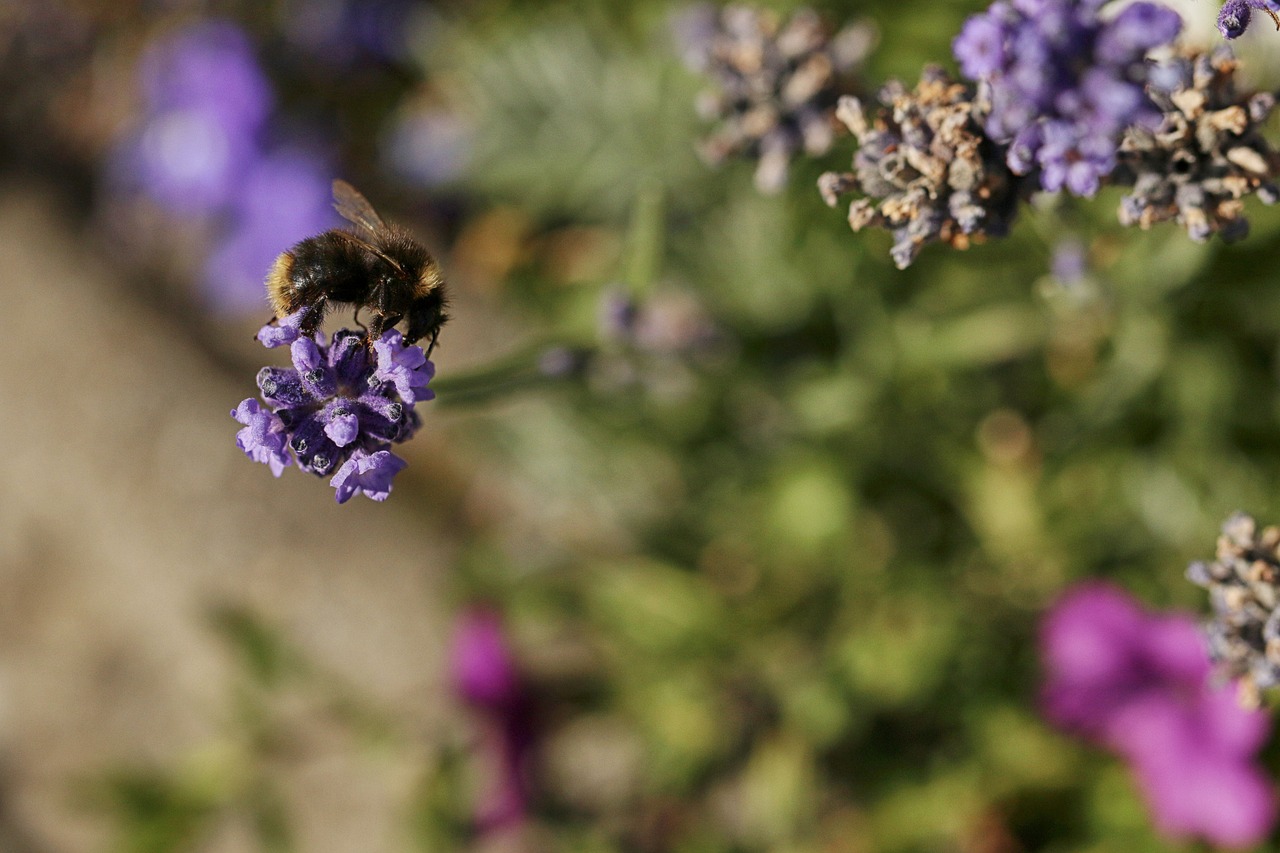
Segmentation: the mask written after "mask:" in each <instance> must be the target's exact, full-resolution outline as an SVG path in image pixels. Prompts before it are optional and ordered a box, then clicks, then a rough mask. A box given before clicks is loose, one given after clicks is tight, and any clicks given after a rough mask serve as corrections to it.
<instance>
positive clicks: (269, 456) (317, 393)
mask: <svg viewBox="0 0 1280 853" xmlns="http://www.w3.org/2000/svg"><path fill="white" fill-rule="evenodd" d="M300 319H301V312H299V313H298V314H294V315H292V316H290V317H287V318H285V319H284V320H281V321H280V322H279V324H278V325H275V326H270V325H268V326H264V327H263V328H262V330H261V331H260V332H259V333H258V340H259V341H261V342H262V344H263V346H266V347H269V348H270V347H278V346H288V347H289V353H290V356H291V358H292V361H293V367H292V368H282V367H264V368H262V370H261V371H259V372H258V388H259V390H260V391H261V393H262V399H263V400H264V401H265V402H266V404H267V406H268V407H270V408H264V407H263V406H262V405H261V404H260V403H259V401H258V400H255V399H253V398H252V397H250V398H249V399H246V400H244V401H242V402H241V403H240V405H239V406H237V407H236V408H235V410H234V411H232V413H231V416H232V417H234V418H235V419H236V420H237V421H239V422H240V423H241V424H243V425H244V428H243V429H241V430H240V431H239V433H237V435H236V445H237V446H238V447H239V448H240V449H241V450H243V451H244V452H245V455H247V456H248V457H249V458H250V459H253V460H254V461H255V462H262V463H264V464H266V465H268V466H269V467H270V468H271V472H272V473H273V474H274V475H275V476H277V477H279V476H280V475H281V473H282V472H283V471H284V469H285V468H286V467H288V466H290V465H297V466H298V467H299V468H301V469H302V470H304V471H308V472H310V473H312V474H315V475H316V476H327V475H329V474H332V475H333V476H332V478H331V479H330V481H329V484H330V485H331V486H333V488H334V493H335V497H336V499H337V501H338V503H346V501H348V500H349V499H350V498H351V497H353V496H354V495H356V494H363V495H365V496H366V497H369V498H372V499H373V500H376V501H382V500H386V498H387V496H388V495H389V494H390V493H391V480H392V478H393V477H395V475H396V474H397V473H399V472H400V471H401V470H403V469H404V467H405V464H406V463H405V461H404V460H403V459H400V458H399V457H398V456H396V455H394V454H393V453H391V449H390V448H391V445H393V444H399V443H400V442H402V441H406V440H408V439H409V438H411V437H412V436H413V434H414V433H415V432H417V430H418V427H419V426H421V423H422V421H421V419H420V418H419V417H418V414H417V412H415V411H414V404H416V403H419V402H422V401H425V400H430V399H432V398H433V397H434V396H435V393H434V392H433V391H431V389H430V388H428V387H427V384H428V383H429V382H430V381H431V378H432V376H433V375H434V374H435V366H434V365H433V364H432V363H431V362H430V361H428V360H427V357H426V354H425V353H424V352H423V351H422V348H421V347H418V346H405V345H404V341H403V338H401V336H400V333H399V332H398V331H396V330H394V329H391V330H389V331H387V332H385V333H383V335H382V336H381V337H380V338H379V339H378V340H375V341H374V342H373V344H372V347H371V348H370V347H366V345H365V338H364V335H363V333H360V332H353V331H350V330H348V329H341V330H339V331H337V332H335V333H334V334H333V338H332V340H331V341H329V342H328V343H327V344H326V342H325V340H324V336H323V335H322V334H320V333H317V334H316V335H315V336H314V337H306V336H303V335H302V334H301V332H300V330H299V328H298V325H299V322H300Z"/></svg>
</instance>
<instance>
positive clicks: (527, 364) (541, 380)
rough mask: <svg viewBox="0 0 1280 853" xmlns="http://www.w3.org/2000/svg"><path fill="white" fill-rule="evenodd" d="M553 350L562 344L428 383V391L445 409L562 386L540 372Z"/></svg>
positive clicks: (539, 347)
mask: <svg viewBox="0 0 1280 853" xmlns="http://www.w3.org/2000/svg"><path fill="white" fill-rule="evenodd" d="M555 346H563V344H550V343H544V344H537V345H533V346H528V347H525V348H524V349H522V350H517V351H516V352H514V353H511V354H509V355H507V356H504V357H502V358H500V359H498V360H496V361H493V362H490V363H489V364H486V365H483V366H481V367H478V368H475V369H473V370H469V371H464V372H461V373H453V374H450V375H448V376H440V377H437V378H435V379H433V380H432V381H431V390H433V391H435V392H436V401H437V403H436V404H437V405H439V406H444V407H449V406H461V405H476V404H479V403H486V402H488V401H490V400H493V399H497V398H500V397H506V396H509V395H511V394H514V393H516V392H519V391H523V390H528V389H532V388H540V387H545V386H548V385H554V384H556V383H558V382H562V381H564V379H563V378H561V377H557V376H549V375H547V374H546V373H544V372H543V371H542V370H540V369H539V362H540V360H541V359H542V357H543V355H544V354H545V353H546V352H547V351H548V350H549V349H552V348H553V347H555ZM569 348H570V349H576V350H580V349H581V347H578V348H573V347H569Z"/></svg>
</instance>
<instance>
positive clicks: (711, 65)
mask: <svg viewBox="0 0 1280 853" xmlns="http://www.w3.org/2000/svg"><path fill="white" fill-rule="evenodd" d="M679 35H680V36H681V39H682V41H683V42H684V44H685V55H686V59H687V60H688V62H689V64H690V65H692V66H693V67H694V68H696V69H697V70H698V71H701V72H703V73H705V74H707V75H708V76H709V77H711V78H712V81H713V83H714V86H713V88H711V89H709V90H707V91H705V92H703V93H702V95H701V97H700V98H699V100H698V111H699V113H700V114H701V115H702V116H703V117H704V118H706V119H707V120H709V121H714V122H715V123H716V127H715V129H714V131H713V132H712V134H711V136H710V137H708V138H707V139H705V140H704V141H703V142H702V144H701V146H700V150H701V153H702V155H703V157H704V159H706V160H707V161H708V162H710V163H712V164H713V165H719V164H720V163H721V162H723V161H724V160H725V159H727V158H728V157H730V156H743V157H747V158H751V159H755V160H758V161H759V162H758V165H757V168H756V175H755V181H756V186H757V187H758V188H759V189H760V190H761V191H762V192H776V191H778V190H780V189H781V188H782V187H783V186H784V185H785V184H786V180H787V174H788V171H789V167H790V163H791V159H792V158H793V157H794V156H795V154H796V153H797V152H799V151H804V152H805V153H807V154H809V155H811V156H816V155H821V154H825V153H826V152H827V151H828V150H830V148H831V145H832V143H833V142H834V139H835V126H834V124H833V121H832V112H833V108H834V106H835V103H836V99H837V98H838V97H839V95H840V94H841V93H842V92H848V91H853V90H855V89H856V88H857V82H856V79H855V74H856V71H857V69H858V68H859V67H860V66H861V64H862V62H863V60H864V59H865V58H866V56H867V54H868V53H869V52H870V49H871V47H872V45H873V44H874V41H875V39H874V34H873V31H872V30H871V28H870V26H869V25H867V24H865V23H854V24H851V25H849V26H848V27H845V28H844V29H843V30H841V31H840V32H838V33H836V34H835V35H834V36H833V35H831V34H830V32H829V31H828V30H827V29H826V27H825V26H824V25H823V22H822V19H821V18H820V17H819V16H818V14H817V13H816V12H814V11H813V10H811V9H801V10H798V11H796V12H795V13H793V14H792V15H791V17H789V18H787V19H786V21H785V22H784V21H781V20H780V19H779V18H778V16H777V15H775V14H774V13H772V12H768V11H762V10H759V9H753V8H750V7H748V6H742V5H730V6H726V7H725V8H724V9H723V10H721V11H720V12H719V13H718V14H717V13H716V12H715V11H714V10H712V9H710V8H708V7H701V8H697V9H694V10H693V11H691V12H689V13H688V14H686V16H685V17H684V19H683V20H681V21H680V22H679Z"/></svg>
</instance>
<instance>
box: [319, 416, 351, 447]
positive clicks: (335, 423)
mask: <svg viewBox="0 0 1280 853" xmlns="http://www.w3.org/2000/svg"><path fill="white" fill-rule="evenodd" d="M324 434H325V435H327V436H329V438H331V439H332V440H333V443H334V444H336V445H338V446H339V447H346V446H347V445H348V444H350V443H351V442H353V441H355V440H356V436H358V435H359V434H360V419H359V418H357V417H356V416H355V415H353V414H351V413H350V412H347V413H344V414H340V415H334V416H333V417H332V418H331V419H330V420H329V422H328V423H327V424H325V426H324Z"/></svg>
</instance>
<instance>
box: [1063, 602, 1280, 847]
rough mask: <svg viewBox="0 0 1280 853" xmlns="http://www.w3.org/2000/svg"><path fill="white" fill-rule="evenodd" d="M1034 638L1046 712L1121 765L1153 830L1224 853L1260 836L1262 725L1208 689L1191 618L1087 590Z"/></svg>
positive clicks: (1226, 693) (1218, 690)
mask: <svg viewBox="0 0 1280 853" xmlns="http://www.w3.org/2000/svg"><path fill="white" fill-rule="evenodd" d="M1040 639H1041V653H1042V657H1043V661H1044V667H1045V677H1046V684H1045V687H1044V692H1043V696H1042V700H1043V708H1044V712H1045V715H1046V716H1047V717H1048V718H1049V719H1050V720H1051V721H1053V722H1054V723H1055V724H1057V725H1058V726H1060V727H1061V728H1063V729H1064V730H1066V731H1069V732H1072V733H1074V734H1077V735H1080V736H1082V737H1085V738H1087V739H1089V740H1091V741H1093V742H1095V743H1097V744H1100V745H1102V746H1105V747H1107V748H1108V749H1111V750H1112V751H1114V752H1116V753H1118V754H1120V755H1121V756H1123V757H1124V758H1125V760H1127V761H1128V762H1129V764H1130V766H1131V767H1132V768H1133V770H1134V774H1135V775H1136V777H1137V779H1138V783H1139V785H1140V787H1141V789H1142V793H1143V795H1144V797H1145V799H1146V800H1147V804H1148V807H1149V808H1150V809H1151V813H1152V817H1153V819H1154V821H1155V824H1156V827H1157V828H1158V829H1159V831H1160V832H1161V833H1163V834H1165V835H1167V836H1171V837H1184V836H1200V837H1203V838H1205V839H1207V840H1209V841H1211V842H1213V843H1214V844H1218V845H1223V846H1228V847H1247V846H1249V845H1252V844H1256V843H1257V842H1258V841H1260V840H1261V839H1263V838H1264V837H1265V836H1266V835H1267V833H1268V832H1269V831H1270V829H1271V826H1272V824H1273V823H1274V821H1275V817H1276V808H1275V798H1274V795H1273V792H1272V790H1271V786H1270V784H1269V783H1268V781H1267V779H1266V777H1265V776H1264V775H1263V774H1262V772H1261V771H1260V770H1259V769H1258V767H1257V765H1256V764H1255V763H1254V761H1253V757H1254V755H1255V753H1256V752H1257V751H1258V749H1259V748H1260V747H1261V746H1262V744H1263V742H1264V741H1265V740H1266V736H1267V734H1268V730H1269V721H1268V719H1267V718H1266V716H1265V715H1263V714H1261V713H1259V712H1256V711H1247V710H1244V709H1243V708H1241V707H1240V706H1239V704H1238V703H1237V702H1236V700H1235V691H1234V689H1233V685H1223V686H1215V685H1214V684H1213V683H1212V682H1211V680H1210V674H1211V673H1210V669H1211V667H1210V662H1209V657H1208V651H1207V647H1206V644H1205V640H1204V637H1203V635H1202V634H1201V633H1200V630H1199V629H1198V628H1197V626H1196V623H1195V621H1194V620H1193V619H1192V618H1191V617H1189V616H1184V615H1159V614H1151V613H1148V612H1146V611H1144V610H1143V609H1142V608H1141V606H1139V605H1138V603H1137V602H1135V601H1134V600H1133V599H1132V598H1130V597H1129V596H1128V595H1127V594H1126V593H1124V592H1123V591H1121V590H1119V589H1117V588H1115V587H1112V586H1109V585H1106V584H1089V585H1086V586H1083V587H1079V588H1077V589H1075V590H1073V591H1071V592H1069V593H1068V594H1067V595H1066V596H1064V597H1063V598H1062V600H1060V601H1059V602H1058V603H1057V605H1055V606H1054V608H1053V610H1052V611H1051V612H1050V613H1049V615H1048V616H1047V617H1046V619H1045V622H1044V625H1043V626H1042V630H1041V638H1040Z"/></svg>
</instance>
